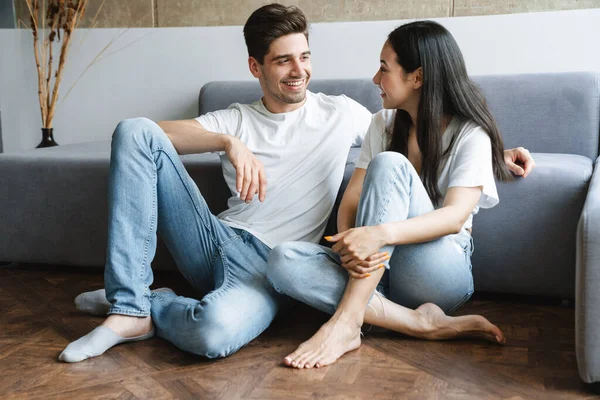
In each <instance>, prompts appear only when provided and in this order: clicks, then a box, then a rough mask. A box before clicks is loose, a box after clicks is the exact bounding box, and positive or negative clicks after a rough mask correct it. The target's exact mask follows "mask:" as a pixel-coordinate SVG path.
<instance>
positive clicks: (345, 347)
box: [283, 315, 361, 368]
mask: <svg viewBox="0 0 600 400" xmlns="http://www.w3.org/2000/svg"><path fill="white" fill-rule="evenodd" d="M360 326H361V324H360V323H357V322H354V321H348V320H344V319H343V318H341V317H338V316H335V315H334V316H333V317H331V319H330V320H329V321H328V322H326V323H325V324H324V325H323V326H322V327H321V328H320V329H319V330H318V331H317V333H315V334H314V335H313V337H311V338H310V339H309V340H307V341H306V342H304V343H302V344H301V345H300V346H299V347H298V348H297V349H296V351H294V352H293V353H292V354H290V355H288V356H287V357H286V358H285V359H284V360H283V363H284V364H285V365H287V366H289V367H294V368H312V367H317V368H319V367H323V366H325V365H329V364H333V363H334V362H335V361H336V360H337V359H338V358H340V357H341V356H343V355H344V354H346V353H348V352H350V351H352V350H356V349H358V348H359V347H360Z"/></svg>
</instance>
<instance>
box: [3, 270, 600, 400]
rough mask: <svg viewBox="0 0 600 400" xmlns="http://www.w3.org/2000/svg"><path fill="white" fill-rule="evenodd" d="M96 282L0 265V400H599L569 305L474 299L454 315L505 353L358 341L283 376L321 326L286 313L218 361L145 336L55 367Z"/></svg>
mask: <svg viewBox="0 0 600 400" xmlns="http://www.w3.org/2000/svg"><path fill="white" fill-rule="evenodd" d="M102 281H103V277H102V271H101V270H89V269H88V270H86V269H81V268H67V267H57V266H41V265H14V264H13V265H9V266H5V267H0V397H1V398H7V399H22V398H58V399H113V398H114V399H155V398H156V399H227V400H228V399H240V398H244V399H315V398H319V399H320V398H331V399H369V400H371V399H403V398H407V399H488V398H489V399H496V398H502V399H529V398H531V399H551V398H556V399H579V398H593V397H599V398H600V396H596V395H595V393H594V392H593V391H591V388H590V387H589V386H587V385H584V384H583V383H581V381H580V380H579V376H578V374H577V367H576V363H575V353H574V315H573V308H572V307H563V306H561V305H559V304H557V303H556V302H554V304H552V302H550V303H549V302H548V301H546V302H540V301H539V300H536V299H528V298H519V299H515V298H514V297H507V296H497V295H496V296H490V295H478V296H476V298H475V299H474V300H472V301H470V302H469V303H467V305H466V306H465V307H464V308H463V309H462V310H461V313H480V314H483V315H485V316H486V317H488V318H489V319H490V320H491V321H493V322H495V323H496V324H498V325H499V326H500V328H501V329H503V330H504V332H505V334H506V335H507V337H508V342H507V344H506V345H505V346H497V345H494V344H489V343H487V342H484V341H482V340H460V341H452V342H426V341H420V340H415V339H411V338H407V337H404V336H401V335H398V334H392V333H367V334H366V335H365V337H364V340H363V345H362V347H361V348H360V349H359V350H358V351H355V352H353V353H351V354H348V355H346V356H345V357H343V358H342V359H341V360H340V361H339V362H338V363H337V364H335V365H333V366H330V367H327V368H322V369H311V370H293V369H289V368H286V367H283V366H282V364H281V360H282V358H283V356H285V355H286V354H287V353H289V352H291V351H292V350H294V349H295V348H296V346H297V345H298V344H299V343H301V342H302V341H303V340H304V339H306V338H308V337H309V336H310V335H311V334H312V333H313V332H314V331H315V330H316V329H317V328H318V327H319V326H320V324H322V323H323V322H324V321H325V320H326V318H327V316H325V315H324V314H321V313H319V312H316V311H313V310H311V309H309V308H307V307H305V306H298V307H297V308H296V309H295V311H294V312H293V313H291V315H287V316H286V317H284V318H279V319H277V320H276V321H275V323H274V324H273V325H272V326H271V328H269V329H268V330H267V331H266V332H265V333H264V334H263V335H262V336H260V337H259V338H258V339H256V340H254V341H253V342H252V343H251V344H250V345H249V346H247V347H245V348H243V349H242V350H241V351H239V352H238V353H236V354H235V355H233V356H231V357H229V358H226V359H222V360H216V361H215V360H207V359H204V358H201V357H196V356H193V355H190V354H186V353H183V352H182V351H180V350H178V349H177V348H175V347H173V346H172V345H170V344H169V343H167V342H165V341H163V340H160V339H157V338H154V339H152V340H149V341H145V342H139V343H135V344H128V345H123V346H117V347H115V348H113V349H111V350H110V351H108V352H107V353H106V354H105V355H104V356H101V357H98V358H95V359H91V360H88V361H85V362H82V363H78V364H64V363H59V362H58V361H57V356H58V354H59V353H60V352H61V350H62V349H63V348H64V347H65V346H66V345H67V344H68V343H69V342H70V341H72V340H74V339H76V338H78V337H80V336H81V335H82V334H85V333H87V332H88V331H90V330H91V329H92V328H94V327H95V326H96V325H97V324H98V323H99V322H100V321H101V319H99V318H96V317H90V316H87V315H84V314H81V313H79V312H77V310H75V307H74V305H73V298H74V297H75V295H76V294H78V293H80V292H82V291H85V290H90V289H95V288H99V287H101V286H102ZM156 283H157V285H158V286H170V287H172V288H174V289H175V290H176V291H177V292H178V293H182V294H187V295H190V294H191V292H190V289H189V287H187V284H186V283H185V282H184V281H183V279H182V278H180V277H179V276H178V274H177V273H159V274H157V276H156Z"/></svg>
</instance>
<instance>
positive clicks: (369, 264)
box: [325, 225, 390, 279]
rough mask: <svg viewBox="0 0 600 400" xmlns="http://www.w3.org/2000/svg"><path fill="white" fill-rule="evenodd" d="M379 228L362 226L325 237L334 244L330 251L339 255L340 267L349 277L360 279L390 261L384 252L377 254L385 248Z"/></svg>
mask: <svg viewBox="0 0 600 400" xmlns="http://www.w3.org/2000/svg"><path fill="white" fill-rule="evenodd" d="M384 236H385V235H384V234H383V231H382V228H381V226H380V225H379V226H363V227H360V228H352V229H348V230H347V231H344V232H340V233H338V234H337V235H334V236H327V237H325V240H327V241H329V242H332V243H335V244H334V245H333V247H332V248H331V250H333V251H334V252H336V253H338V254H339V255H340V259H341V261H342V267H344V268H345V269H346V270H347V271H348V274H350V276H351V277H353V278H356V279H362V278H366V277H368V276H370V273H371V272H373V271H375V270H377V269H379V268H382V267H383V264H382V263H383V262H384V261H386V260H389V259H390V256H389V255H388V253H386V252H383V253H382V252H379V250H380V249H381V248H382V247H383V246H385V245H386V244H387V243H386V242H385V238H384Z"/></svg>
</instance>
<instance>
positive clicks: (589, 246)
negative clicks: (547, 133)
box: [575, 157, 600, 383]
mask: <svg viewBox="0 0 600 400" xmlns="http://www.w3.org/2000/svg"><path fill="white" fill-rule="evenodd" d="M599 167H600V157H599V158H598V159H596V163H595V165H594V173H593V175H592V179H591V181H590V186H589V189H588V194H587V198H586V200H585V205H584V207H583V212H582V214H581V218H580V219H579V225H578V227H577V262H576V279H575V346H576V353H577V366H578V367H579V375H580V376H581V379H583V380H584V381H585V382H587V383H593V382H598V381H600V171H599Z"/></svg>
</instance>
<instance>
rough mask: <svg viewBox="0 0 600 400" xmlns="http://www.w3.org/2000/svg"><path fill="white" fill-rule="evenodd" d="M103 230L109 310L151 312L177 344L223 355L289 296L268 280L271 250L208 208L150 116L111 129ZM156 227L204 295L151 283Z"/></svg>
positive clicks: (265, 323)
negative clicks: (154, 288) (186, 293)
mask: <svg viewBox="0 0 600 400" xmlns="http://www.w3.org/2000/svg"><path fill="white" fill-rule="evenodd" d="M108 231H109V232H108V233H109V234H108V250H107V259H106V270H105V276H104V278H105V286H106V296H107V299H108V301H109V302H110V303H111V304H112V307H111V308H110V311H109V314H124V315H133V316H147V315H151V316H152V319H153V322H154V325H155V328H156V333H157V335H158V336H159V337H162V338H164V339H166V340H168V341H170V342H172V343H173V344H174V345H176V346H177V347H179V348H180V349H182V350H185V351H189V352H192V353H195V354H199V355H203V356H206V357H211V358H213V357H225V356H227V355H229V354H231V353H233V352H235V351H237V350H238V349H239V348H240V347H242V346H244V345H245V344H247V343H248V342H250V341H251V340H252V339H254V338H255V337H256V336H258V335H259V334H260V333H261V332H263V331H264V330H265V329H266V328H267V327H268V326H269V324H270V323H271V321H272V320H273V318H274V317H275V315H276V313H277V311H278V310H279V308H280V306H281V305H282V303H284V302H285V300H284V299H285V296H282V295H281V294H279V293H277V292H276V291H275V290H274V289H273V288H272V286H271V285H270V284H269V282H268V281H267V279H266V265H267V263H266V260H267V256H268V253H269V251H270V248H269V247H268V246H266V245H265V244H263V243H262V242H261V241H259V240H258V239H257V238H255V237H254V236H253V235H251V234H250V233H248V232H246V231H243V230H240V229H233V228H231V227H229V226H227V225H225V224H223V223H222V222H221V221H220V220H219V219H217V218H216V217H215V216H214V215H212V214H211V213H210V211H209V209H208V206H207V204H206V201H205V200H204V198H203V197H202V195H201V194H200V191H199V189H198V187H197V186H196V184H195V183H194V182H193V180H192V179H191V178H190V176H189V175H188V173H187V171H186V170H185V168H184V166H183V164H182V162H181V160H180V158H179V156H178V154H177V151H176V150H175V148H174V147H173V144H172V143H171V141H170V140H169V138H168V137H167V136H166V134H165V133H164V131H163V130H162V129H161V128H160V127H159V126H158V125H157V124H155V123H154V122H152V121H150V120H148V119H145V118H139V119H130V120H125V121H122V122H121V123H119V125H118V126H117V129H116V130H115V132H114V134H113V140H112V153H111V163H110V176H109V224H108ZM157 232H158V233H159V234H160V236H161V238H162V239H163V240H164V242H165V244H166V245H167V247H168V249H169V251H170V252H171V254H172V256H173V258H174V259H175V262H176V264H177V266H178V268H179V270H180V271H181V273H182V274H183V275H184V277H185V278H186V279H187V280H188V281H189V283H190V284H191V285H192V286H193V287H194V288H195V289H196V290H197V291H198V294H199V298H202V300H196V299H191V298H185V297H181V296H177V295H175V294H172V293H152V292H151V291H150V289H149V286H150V285H151V284H152V281H153V274H152V269H151V267H150V262H151V261H152V259H153V258H154V254H155V250H156V240H157V237H156V234H157ZM288 300H289V298H288Z"/></svg>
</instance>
